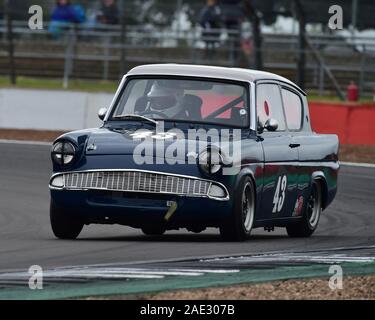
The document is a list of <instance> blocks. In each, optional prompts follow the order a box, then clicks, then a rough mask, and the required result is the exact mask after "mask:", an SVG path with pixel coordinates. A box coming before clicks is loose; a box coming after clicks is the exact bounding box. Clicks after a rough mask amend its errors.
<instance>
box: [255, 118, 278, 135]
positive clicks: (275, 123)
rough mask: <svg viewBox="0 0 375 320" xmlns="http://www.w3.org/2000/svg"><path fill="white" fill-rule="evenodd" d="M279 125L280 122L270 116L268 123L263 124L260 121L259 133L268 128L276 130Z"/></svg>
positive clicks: (271, 130)
mask: <svg viewBox="0 0 375 320" xmlns="http://www.w3.org/2000/svg"><path fill="white" fill-rule="evenodd" d="M278 127H279V122H278V121H277V120H276V119H273V118H270V119H268V120H267V121H266V123H265V124H264V125H263V124H262V123H259V125H258V131H259V133H263V132H264V130H265V129H266V130H267V131H270V132H274V131H276V130H277V128H278Z"/></svg>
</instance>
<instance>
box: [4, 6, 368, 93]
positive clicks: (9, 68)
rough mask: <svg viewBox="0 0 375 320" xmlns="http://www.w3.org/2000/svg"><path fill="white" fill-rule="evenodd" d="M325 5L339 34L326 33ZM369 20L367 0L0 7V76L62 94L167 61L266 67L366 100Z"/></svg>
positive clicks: (307, 85)
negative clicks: (56, 85)
mask: <svg viewBox="0 0 375 320" xmlns="http://www.w3.org/2000/svg"><path fill="white" fill-rule="evenodd" d="M334 4H336V5H340V6H341V7H342V8H343V30H331V29H330V28H329V27H328V21H329V18H330V17H331V16H332V14H329V12H328V9H329V7H330V6H331V5H334ZM31 5H40V6H41V7H42V8H43V13H44V14H43V18H44V20H43V30H30V29H29V27H28V21H29V18H30V17H31V14H29V12H28V10H29V7H30V6H31ZM374 16H375V4H374V2H373V1H372V0H217V1H215V0H208V1H205V0H189V1H187V0H174V1H172V0H117V1H116V0H91V1H88V0H75V1H67V0H60V1H53V0H45V1H37V0H22V1H21V0H11V1H6V0H1V1H0V39H1V40H0V75H1V76H10V77H11V81H13V82H14V81H16V76H21V77H37V78H39V77H41V78H53V79H61V80H62V81H63V84H64V86H65V87H68V86H69V81H70V80H71V79H87V80H109V81H110V80H118V79H119V78H120V77H121V76H122V75H123V74H124V73H126V71H127V70H129V69H131V68H132V67H134V66H135V65H139V64H145V63H163V62H168V63H170V62H176V63H192V64H208V65H220V66H228V67H242V68H253V69H262V70H267V71H271V72H275V73H278V74H281V75H283V76H285V77H287V78H289V79H291V80H293V81H296V82H297V83H298V84H299V85H300V86H301V87H303V88H304V89H306V90H308V91H310V93H312V94H316V95H319V96H323V95H334V96H337V97H339V98H340V99H345V97H346V91H347V86H348V85H349V84H350V83H351V81H353V83H354V84H355V85H356V86H358V96H359V97H360V98H366V97H367V98H372V96H373V93H374V87H375V31H374V27H375V19H374ZM9 20H10V23H8V21H9ZM12 74H13V75H12Z"/></svg>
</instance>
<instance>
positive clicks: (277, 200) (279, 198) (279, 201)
mask: <svg viewBox="0 0 375 320" xmlns="http://www.w3.org/2000/svg"><path fill="white" fill-rule="evenodd" d="M286 186H287V177H286V175H284V176H280V177H279V178H278V179H277V185H276V190H275V195H274V196H273V209H272V213H279V212H280V211H281V209H282V208H283V205H284V201H285V190H286Z"/></svg>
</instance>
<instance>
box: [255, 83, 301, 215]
mask: <svg viewBox="0 0 375 320" xmlns="http://www.w3.org/2000/svg"><path fill="white" fill-rule="evenodd" d="M256 101H257V102H256V105H257V117H258V124H259V126H260V127H262V126H264V124H265V123H266V122H267V120H269V119H274V120H276V121H277V123H278V128H277V129H276V130H275V131H273V132H272V131H268V130H267V129H264V130H262V129H260V130H259V129H258V134H259V138H260V139H261V141H262V146H263V152H264V169H263V193H262V199H261V208H262V209H261V213H260V216H261V219H279V218H280V219H281V218H285V217H286V216H290V214H291V212H292V211H293V209H294V205H295V201H296V190H297V183H298V166H297V165H298V146H296V145H294V144H293V141H292V136H291V135H290V132H289V131H288V128H287V126H286V121H285V114H284V111H283V105H282V99H281V91H280V86H279V84H278V83H276V82H274V83H272V82H261V83H257V89H256ZM262 131H263V132H262Z"/></svg>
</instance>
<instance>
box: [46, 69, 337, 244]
mask: <svg viewBox="0 0 375 320" xmlns="http://www.w3.org/2000/svg"><path fill="white" fill-rule="evenodd" d="M98 116H99V118H100V119H101V120H102V121H103V123H102V125H101V126H100V127H99V128H94V129H85V130H79V131H73V132H70V133H66V134H64V135H62V136H60V137H58V138H57V139H56V140H55V141H54V143H53V146H52V151H51V158H52V162H53V174H52V176H51V178H50V182H49V188H50V194H51V202H50V221H51V226H52V230H53V233H54V235H55V236H56V237H58V238H61V239H75V238H76V237H78V235H79V234H80V232H81V231H82V229H83V227H84V225H88V224H93V223H97V224H121V225H127V226H131V227H134V228H140V229H142V231H143V233H145V234H146V235H162V234H163V233H164V232H165V231H167V230H178V229H180V228H186V229H187V230H188V231H192V232H196V233H198V232H201V231H203V230H205V229H206V228H207V227H215V228H219V231H220V235H221V236H222V238H223V239H224V240H228V241H243V240H245V239H246V238H247V237H248V236H249V235H250V232H251V230H252V229H254V228H260V227H262V228H264V229H265V230H268V231H271V230H273V229H274V228H275V227H284V228H286V231H287V234H288V235H289V236H291V237H309V236H311V235H312V234H313V232H314V231H315V230H316V228H317V226H318V223H319V218H320V216H321V213H322V211H323V210H324V209H326V208H327V207H328V205H329V204H330V203H331V202H332V201H333V199H334V197H335V195H336V190H337V175H338V170H339V161H338V148H339V142H338V137H337V136H336V135H333V134H332V135H331V134H329V135H328V134H317V133H315V132H313V131H312V128H311V119H310V115H309V109H308V102H307V99H306V94H305V93H304V91H303V90H301V89H300V88H299V87H298V86H297V85H295V84H294V83H293V82H291V81H289V80H287V79H286V78H284V77H281V76H278V75H275V74H272V73H267V72H261V71H255V70H248V69H240V68H224V67H213V66H199V65H178V64H159V65H144V66H138V67H135V68H134V69H132V70H130V71H129V72H128V73H127V74H126V75H125V76H124V77H123V79H122V81H121V83H120V85H119V88H118V90H117V92H116V94H115V96H114V98H113V101H112V103H111V105H110V106H109V107H108V108H101V109H100V110H99V113H98Z"/></svg>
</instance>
